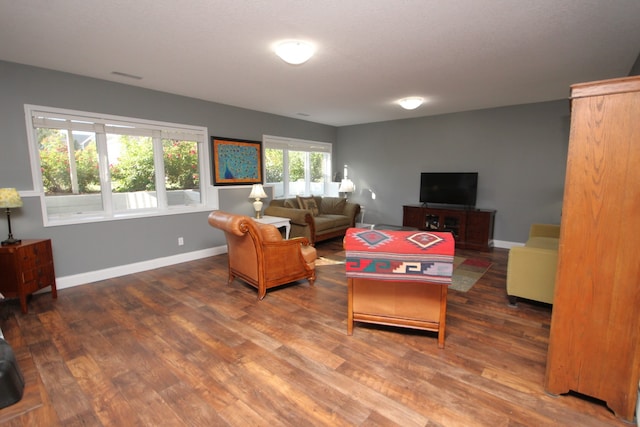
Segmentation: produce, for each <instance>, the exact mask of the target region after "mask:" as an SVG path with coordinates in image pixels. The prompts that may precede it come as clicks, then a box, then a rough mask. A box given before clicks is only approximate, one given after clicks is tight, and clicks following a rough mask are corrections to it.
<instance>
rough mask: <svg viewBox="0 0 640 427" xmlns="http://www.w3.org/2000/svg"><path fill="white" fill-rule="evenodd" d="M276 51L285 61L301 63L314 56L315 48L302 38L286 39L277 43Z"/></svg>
mask: <svg viewBox="0 0 640 427" xmlns="http://www.w3.org/2000/svg"><path fill="white" fill-rule="evenodd" d="M275 51H276V55H278V56H279V57H280V58H281V59H282V60H283V61H284V62H286V63H289V64H292V65H300V64H303V63H305V62H307V61H308V60H309V58H311V57H312V56H313V54H314V52H315V48H314V47H313V45H311V44H310V43H307V42H304V41H301V40H285V41H283V42H280V43H278V44H277V45H276V48H275Z"/></svg>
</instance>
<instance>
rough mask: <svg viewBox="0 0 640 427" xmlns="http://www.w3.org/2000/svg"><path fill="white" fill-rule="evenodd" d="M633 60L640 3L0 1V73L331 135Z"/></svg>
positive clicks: (552, 96) (519, 98)
mask: <svg viewBox="0 0 640 427" xmlns="http://www.w3.org/2000/svg"><path fill="white" fill-rule="evenodd" d="M290 38H299V39H303V40H307V41H309V42H311V43H313V44H314V45H315V46H316V49H317V51H316V54H315V56H313V57H312V58H311V59H310V60H309V61H308V62H307V63H305V64H302V65H297V66H292V65H288V64H286V63H284V62H283V61H282V60H281V59H279V58H278V57H277V56H276V55H275V54H274V53H273V44H274V43H275V42H277V41H280V40H283V39H290ZM639 53H640V0H449V1H442V0H109V1H107V0H55V1H52V0H0V59H1V60H6V61H11V62H17V63H21V64H28V65H34V66H38V67H44V68H49V69H54V70H60V71H65V72H69V73H75V74H79V75H83V76H89V77H95V78H98V79H104V80H109V81H114V82H120V83H124V84H128V85H134V86H139V87H144V88H149V89H155V90H159V91H164V92H170V93H174V94H179V95H184V96H189V97H194V98H199V99H203V100H208V101H213V102H218V103H222V104H228V105H233V106H237V107H243V108H249V109H252V110H258V111H264V112H268V113H273V114H278V115H282V116H287V117H294V118H299V119H303V120H308V121H312V122H316V123H324V124H329V125H334V126H344V125H351V124H359V123H370V122H377V121H384V120H393V119H403V118H411V117H419V116H428V115H435V114H443V113H450V112H458V111H466V110H474V109H481V108H490V107H499V106H507V105H516V104H525V103H532V102H540V101H548V100H556V99H563V98H566V97H567V96H568V94H569V85H571V84H572V83H578V82H584V81H592V80H600V79H607V78H613V77H622V76H626V75H627V74H628V73H629V71H630V70H631V67H632V66H633V64H634V62H635V60H636V58H637V57H638V54H639ZM113 72H117V73H124V74H128V75H133V76H138V77H141V79H135V78H131V77H127V76H123V75H119V74H113ZM411 95H416V96H421V97H424V98H425V99H426V102H425V104H423V105H422V106H421V107H419V108H417V109H415V110H412V111H407V110H403V109H401V108H400V107H399V106H398V105H397V103H396V101H397V100H398V99H400V98H402V97H406V96H411Z"/></svg>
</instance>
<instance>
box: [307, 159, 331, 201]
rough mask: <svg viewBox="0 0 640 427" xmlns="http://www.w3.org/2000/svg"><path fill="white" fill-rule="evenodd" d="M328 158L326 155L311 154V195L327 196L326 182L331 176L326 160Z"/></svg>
mask: <svg viewBox="0 0 640 427" xmlns="http://www.w3.org/2000/svg"><path fill="white" fill-rule="evenodd" d="M326 158H328V154H326V153H309V159H310V166H311V194H325V182H326V178H325V177H328V176H329V171H328V170H327V167H326V165H327V163H326V161H325V159H326Z"/></svg>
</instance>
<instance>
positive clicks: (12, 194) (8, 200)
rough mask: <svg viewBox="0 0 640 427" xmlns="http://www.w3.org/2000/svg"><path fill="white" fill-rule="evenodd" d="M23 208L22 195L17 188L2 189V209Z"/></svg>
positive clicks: (0, 194) (0, 192)
mask: <svg viewBox="0 0 640 427" xmlns="http://www.w3.org/2000/svg"><path fill="white" fill-rule="evenodd" d="M19 207H22V199H21V198H20V193H18V190H16V189H15V188H0V208H19Z"/></svg>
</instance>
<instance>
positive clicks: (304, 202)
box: [297, 196, 320, 216]
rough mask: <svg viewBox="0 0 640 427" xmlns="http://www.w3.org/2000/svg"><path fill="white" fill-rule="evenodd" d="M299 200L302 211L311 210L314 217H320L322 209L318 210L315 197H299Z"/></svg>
mask: <svg viewBox="0 0 640 427" xmlns="http://www.w3.org/2000/svg"><path fill="white" fill-rule="evenodd" d="M297 199H298V205H299V208H300V209H306V210H309V211H311V213H312V214H313V216H318V214H319V213H320V209H319V208H318V203H317V202H316V199H315V198H314V197H313V196H309V197H300V196H297Z"/></svg>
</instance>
